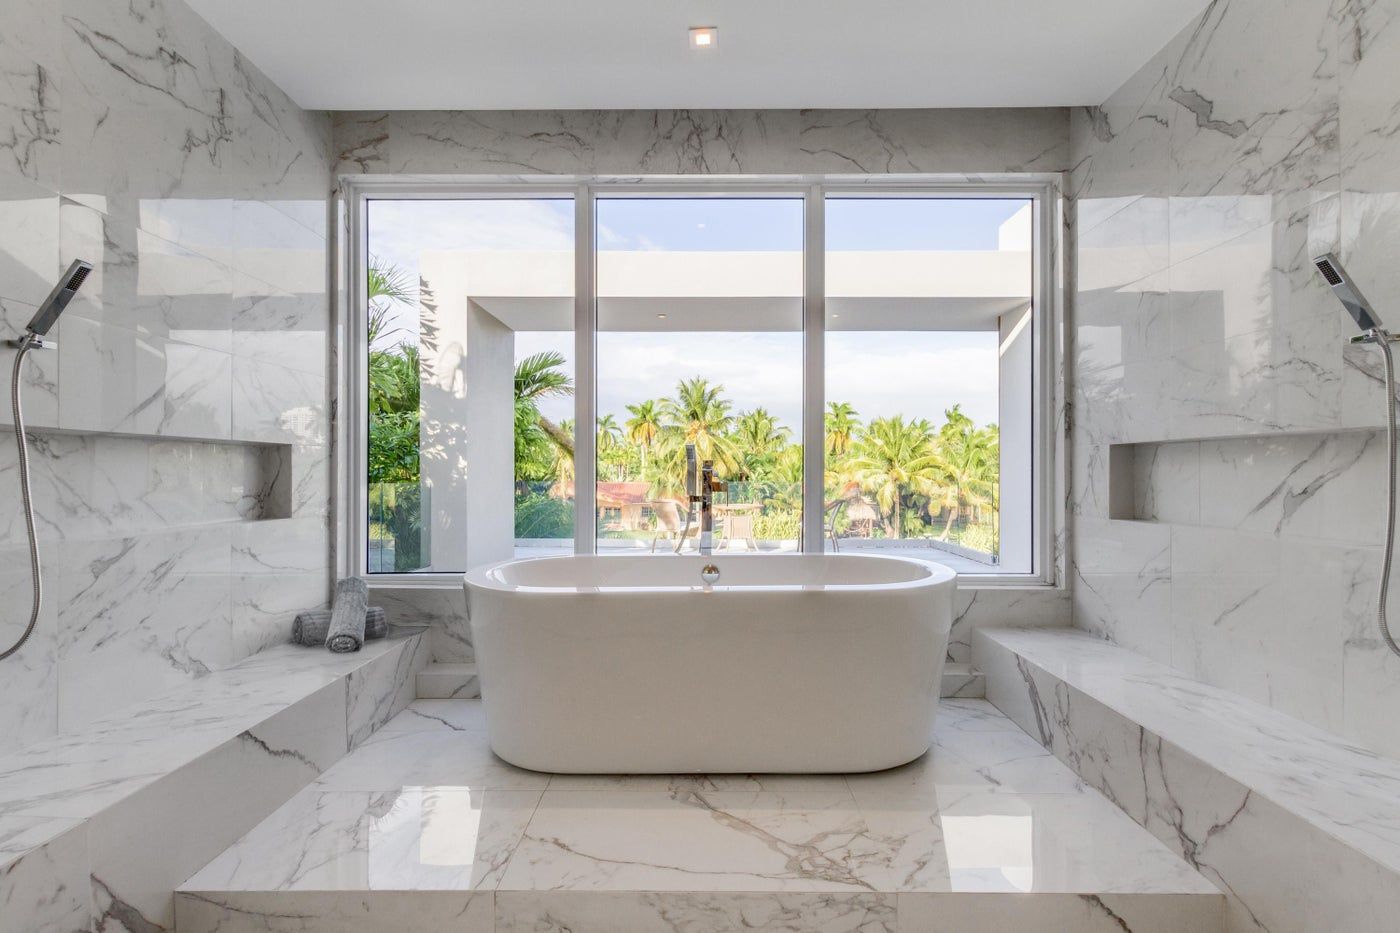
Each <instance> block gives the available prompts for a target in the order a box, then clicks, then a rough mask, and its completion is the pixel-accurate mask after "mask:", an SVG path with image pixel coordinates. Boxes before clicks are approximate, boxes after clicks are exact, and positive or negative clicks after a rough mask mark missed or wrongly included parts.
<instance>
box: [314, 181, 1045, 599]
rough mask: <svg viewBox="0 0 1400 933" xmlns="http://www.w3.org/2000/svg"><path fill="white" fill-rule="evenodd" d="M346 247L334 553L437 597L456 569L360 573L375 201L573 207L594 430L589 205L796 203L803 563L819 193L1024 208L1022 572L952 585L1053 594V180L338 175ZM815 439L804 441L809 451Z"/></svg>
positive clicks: (821, 535) (821, 446)
mask: <svg viewBox="0 0 1400 933" xmlns="http://www.w3.org/2000/svg"><path fill="white" fill-rule="evenodd" d="M340 192H341V194H340V197H341V205H342V209H343V211H344V217H345V226H344V228H343V232H344V236H345V242H344V243H343V244H342V248H341V253H340V255H341V259H342V263H341V265H342V268H343V276H342V281H340V282H339V283H338V285H339V287H340V288H341V295H343V296H344V298H345V300H344V301H343V302H341V303H340V304H339V308H340V309H341V312H342V314H343V315H344V319H343V320H342V321H341V322H340V326H339V327H337V328H336V332H337V344H338V346H337V355H338V357H339V361H340V366H339V373H340V378H339V382H340V385H339V399H340V400H341V404H339V405H337V407H336V421H337V424H336V425H335V432H336V437H337V438H338V439H339V441H340V447H341V448H342V450H341V451H340V452H339V453H340V454H342V455H339V456H338V457H337V469H336V482H337V484H338V485H339V486H340V487H341V488H340V489H339V490H338V494H337V496H336V497H335V501H336V503H337V515H336V523H337V539H338V541H339V543H340V545H341V546H340V548H339V552H338V553H339V554H340V555H341V559H340V560H339V562H338V563H339V566H338V568H337V569H338V572H339V573H340V575H342V576H344V575H363V576H365V577H366V579H367V580H368V581H369V582H370V584H371V586H375V587H412V588H416V587H424V588H435V589H436V588H443V587H454V588H455V587H456V586H458V585H460V576H461V574H460V573H458V572H445V573H376V574H369V573H367V572H366V570H365V567H366V562H367V547H368V545H367V541H366V538H365V534H364V529H365V528H366V527H367V526H366V522H367V508H368V503H367V495H368V483H367V482H366V481H365V476H366V474H367V472H368V433H369V432H368V425H369V420H368V418H369V411H368V399H367V388H368V385H367V379H368V373H367V368H368V359H369V356H368V347H367V346H366V320H365V315H364V314H363V313H362V309H363V308H364V307H365V301H366V297H365V282H366V277H365V270H366V268H367V265H368V255H369V254H368V245H369V244H368V236H369V230H368V225H367V223H366V220H367V217H368V213H367V207H368V203H369V202H370V201H373V200H389V199H398V200H415V199H433V200H452V199H460V200H477V199H483V198H501V199H511V198H549V197H554V198H571V199H573V202H574V250H575V267H574V293H575V297H574V354H575V355H574V382H575V385H576V386H577V390H576V391H575V393H574V419H575V422H574V423H575V424H593V423H594V418H595V414H596V358H595V352H596V332H597V315H596V305H595V296H594V279H595V262H596V254H595V253H594V248H593V247H594V244H593V233H594V230H595V222H594V218H595V216H596V206H597V200H598V198H599V197H600V196H605V197H608V198H616V197H661V196H664V197H716V198H720V197H733V196H744V197H763V196H768V197H792V198H802V199H803V200H804V202H805V203H804V240H803V254H804V268H803V284H804V290H805V292H806V294H805V296H804V303H803V419H802V435H803V443H804V456H805V459H804V463H803V507H802V542H801V550H802V552H804V553H809V554H810V553H822V552H823V551H824V550H825V549H826V539H825V531H824V528H823V521H824V517H823V510H822V502H823V497H824V495H825V491H824V489H823V481H822V477H823V474H824V471H825V462H824V457H825V446H826V445H825V408H826V397H825V396H826V392H825V388H826V367H825V345H826V330H825V318H826V315H825V259H826V237H825V217H826V211H825V207H826V199H827V198H828V197H867V198H868V197H947V198H962V199H966V198H990V199H996V198H1021V199H1027V200H1030V201H1031V202H1032V203H1033V207H1032V211H1033V218H1034V224H1035V229H1034V236H1033V238H1032V276H1033V278H1032V302H1033V314H1032V318H1031V323H1032V328H1033V332H1034V345H1033V366H1034V367H1035V372H1033V373H1032V400H1031V406H1032V411H1031V418H1032V425H1033V431H1034V432H1035V433H1034V437H1033V439H1032V444H1031V464H1032V468H1031V472H1032V475H1031V478H1030V480H1031V487H1032V493H1031V499H1032V505H1031V512H1032V514H1031V524H1032V538H1033V542H1032V562H1033V563H1032V571H1031V572H1030V573H988V574H970V575H962V576H960V577H959V585H960V586H961V587H963V588H971V589H976V588H981V587H1005V586H1011V587H1025V586H1035V585H1042V586H1053V585H1055V584H1056V582H1057V581H1056V566H1055V560H1056V555H1055V548H1054V539H1055V533H1056V526H1057V514H1056V509H1055V498H1056V483H1055V475H1056V471H1057V470H1058V469H1059V468H1058V466H1057V464H1056V453H1057V444H1056V437H1055V428H1054V423H1053V421H1054V419H1053V417H1052V413H1053V410H1054V401H1055V398H1056V379H1057V373H1058V372H1059V371H1060V369H1061V364H1062V361H1061V360H1058V359H1057V358H1056V353H1057V346H1058V343H1057V341H1056V339H1055V334H1056V333H1057V331H1058V328H1059V319H1060V315H1061V307H1062V304H1061V301H1060V293H1059V292H1060V287H1061V285H1060V276H1059V274H1058V270H1057V269H1056V268H1055V265H1056V262H1057V260H1056V257H1058V256H1061V255H1063V253H1062V251H1061V249H1060V246H1059V242H1060V241H1059V234H1060V224H1059V223H1058V220H1057V218H1058V216H1059V210H1060V207H1059V198H1060V179H1059V178H1058V176H1052V175H1026V176H991V177H970V178H958V179H956V180H949V179H947V178H945V177H940V176H916V175H899V176H894V175H891V176H867V175H861V176H752V177H736V176H724V177H696V176H684V177H678V176H676V177H672V176H668V177H657V178H652V177H644V178H638V177H637V176H627V177H620V176H619V177H613V176H587V177H579V176H567V177H565V176H537V177H531V178H529V179H522V178H521V177H520V176H512V177H509V178H506V177H502V178H482V177H472V178H464V179H442V180H426V181H425V180H423V179H415V178H401V177H395V176H382V177H373V176H344V177H342V178H341V179H340ZM577 433H578V437H577V438H576V439H575V451H574V462H575V465H574V470H575V484H574V485H575V499H574V510H575V511H574V515H575V522H574V550H575V553H576V554H593V553H596V546H597V542H596V537H595V529H594V524H595V523H594V522H593V521H591V520H589V521H581V520H579V518H580V516H591V515H593V514H594V512H595V511H596V486H595V484H594V483H595V479H596V471H597V463H596V459H595V456H596V451H595V450H594V437H593V432H591V431H580V432H577ZM813 439H815V442H813Z"/></svg>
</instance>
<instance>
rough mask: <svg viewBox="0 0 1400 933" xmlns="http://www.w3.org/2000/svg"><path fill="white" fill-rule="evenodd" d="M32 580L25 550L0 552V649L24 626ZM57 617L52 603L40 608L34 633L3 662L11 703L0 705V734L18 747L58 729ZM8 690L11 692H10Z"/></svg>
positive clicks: (22, 629) (19, 633) (30, 595)
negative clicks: (0, 612)
mask: <svg viewBox="0 0 1400 933" xmlns="http://www.w3.org/2000/svg"><path fill="white" fill-rule="evenodd" d="M33 598H34V596H33V578H32V577H31V576H30V572H29V550H28V548H5V549H3V550H0V605H4V606H5V607H6V611H5V614H4V616H3V618H0V645H3V646H4V647H5V648H9V647H10V646H11V645H13V644H15V643H16V642H17V641H18V640H19V638H20V636H21V635H22V634H23V633H24V631H25V629H26V628H27V627H28V625H29V618H30V607H31V606H32V605H33ZM57 660H58V617H57V612H56V611H55V609H54V605H53V602H52V601H50V602H49V603H48V604H47V605H45V606H44V607H43V608H42V611H41V612H40V614H39V618H38V620H37V621H36V622H35V624H34V630H33V632H31V633H30V635H29V640H28V641H26V642H25V644H24V646H23V647H21V648H20V649H19V650H18V651H17V652H16V653H14V654H12V655H11V656H10V657H8V658H6V659H5V690H6V693H7V695H13V696H14V697H15V698H16V701H15V702H7V703H0V736H4V737H5V741H6V744H7V745H8V746H9V747H11V748H18V747H19V746H22V745H27V744H29V743H30V742H34V741H37V740H38V739H40V738H43V737H44V736H47V735H51V734H53V733H54V732H56V731H57V729H58V664H57ZM11 691H13V693H12V694H11V693H10V692H11Z"/></svg>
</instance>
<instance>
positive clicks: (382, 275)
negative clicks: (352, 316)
mask: <svg viewBox="0 0 1400 933" xmlns="http://www.w3.org/2000/svg"><path fill="white" fill-rule="evenodd" d="M409 281H410V279H409V275H408V273H407V272H406V271H404V270H403V269H400V268H399V267H398V266H396V265H394V264H393V263H391V262H386V261H385V260H383V259H380V258H379V257H378V256H371V257H370V258H369V268H368V269H367V270H366V271H365V297H366V300H367V302H368V304H369V307H368V308H367V309H366V312H367V314H368V315H369V326H368V329H367V332H366V336H367V340H366V343H365V345H366V346H368V347H371V348H373V347H374V345H375V344H376V343H378V342H379V341H380V340H381V339H387V338H389V337H392V336H394V335H395V334H397V333H398V332H399V328H395V329H393V330H389V329H388V327H389V311H390V310H391V309H392V308H393V306H394V304H395V303H397V302H405V303H407V302H409V301H411V300H412V299H413V289H412V288H410V287H409Z"/></svg>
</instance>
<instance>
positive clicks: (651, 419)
mask: <svg viewBox="0 0 1400 933" xmlns="http://www.w3.org/2000/svg"><path fill="white" fill-rule="evenodd" d="M627 410H628V411H630V412H631V413H632V417H631V418H628V419H627V423H626V425H625V427H626V428H627V442H628V443H629V444H636V445H637V446H638V447H639V448H641V452H642V470H643V471H645V470H646V468H647V452H648V451H649V450H651V445H652V444H654V443H656V438H657V435H659V434H660V433H661V413H660V412H659V411H657V408H656V402H655V401H653V400H651V399H648V400H646V401H645V402H639V403H638V404H636V405H628V406H627Z"/></svg>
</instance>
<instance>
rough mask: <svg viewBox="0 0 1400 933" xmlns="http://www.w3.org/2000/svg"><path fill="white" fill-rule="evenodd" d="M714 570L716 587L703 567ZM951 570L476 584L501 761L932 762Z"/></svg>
mask: <svg viewBox="0 0 1400 933" xmlns="http://www.w3.org/2000/svg"><path fill="white" fill-rule="evenodd" d="M706 564H713V565H715V566H716V567H718V568H719V571H720V576H719V579H718V581H717V582H716V583H715V584H714V585H713V586H706V585H704V584H703V583H702V580H701V576H700V574H701V568H702V567H703V566H705V565H706ZM955 585H956V584H955V575H954V573H953V572H952V571H951V570H949V569H947V568H946V567H943V566H941V565H939V564H933V563H928V562H925V561H918V560H906V559H902V558H894V557H875V556H865V555H844V554H843V555H742V556H739V555H735V556H723V555H719V556H713V557H699V556H695V557H692V556H685V557H650V556H648V557H556V558H543V559H536V560H523V561H508V562H505V563H501V564H495V565H492V566H487V567H482V568H479V569H477V570H473V571H471V572H469V573H468V574H467V575H466V578H465V587H466V594H467V612H468V616H469V617H470V619H471V629H472V643H473V645H474V646H475V649H476V655H477V663H478V667H479V668H480V673H481V692H482V701H483V703H484V704H485V709H486V719H487V724H488V728H489V730H490V735H491V747H492V749H493V750H494V751H495V753H496V754H497V755H499V756H500V757H501V758H503V759H505V760H506V761H508V762H510V763H512V764H515V765H519V766H520V767H523V768H530V769H532V770H535V771H554V772H568V773H584V774H588V773H622V774H647V773H662V774H664V773H685V772H694V773H722V772H739V773H762V772H785V773H797V772H853V771H876V770H880V769H882V768H891V767H894V766H895V765H900V764H904V763H905V762H907V761H912V760H913V759H915V758H917V757H919V756H920V755H922V754H923V753H924V752H925V751H927V750H928V747H929V741H930V735H931V731H932V726H933V717H934V713H935V712H936V711H937V708H938V692H939V680H940V678H941V676H942V672H943V660H944V654H945V651H946V648H947V641H948V630H949V627H950V626H951V624H952V597H953V589H954V586H955Z"/></svg>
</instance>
